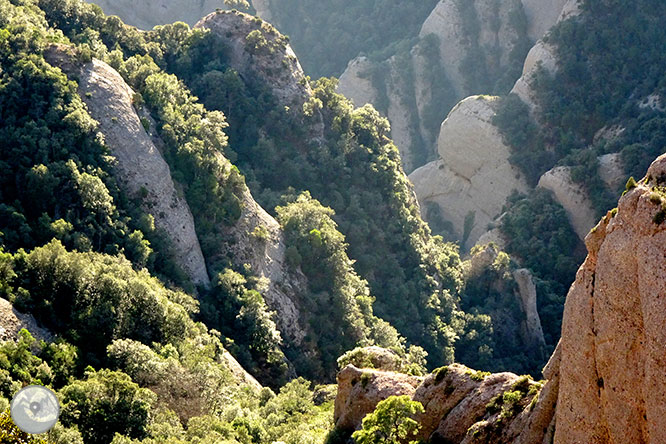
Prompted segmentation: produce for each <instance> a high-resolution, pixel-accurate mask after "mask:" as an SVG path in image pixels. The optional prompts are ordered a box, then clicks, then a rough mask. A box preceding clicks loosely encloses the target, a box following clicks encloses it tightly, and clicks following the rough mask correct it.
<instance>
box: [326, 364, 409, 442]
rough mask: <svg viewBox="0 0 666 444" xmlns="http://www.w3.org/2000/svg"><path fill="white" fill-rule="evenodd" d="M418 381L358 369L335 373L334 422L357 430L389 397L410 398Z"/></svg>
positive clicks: (342, 427) (348, 367)
mask: <svg viewBox="0 0 666 444" xmlns="http://www.w3.org/2000/svg"><path fill="white" fill-rule="evenodd" d="M420 382H421V378H418V377H416V376H410V375H405V374H402V373H393V372H385V371H380V370H369V369H365V370H363V369H359V368H357V367H354V366H353V365H348V366H347V367H345V368H344V369H342V370H341V371H340V373H338V394H337V396H336V398H335V412H334V415H333V416H334V421H335V425H336V427H338V428H340V429H356V428H358V427H359V426H360V424H361V421H362V420H363V418H364V417H365V415H367V414H368V413H372V412H373V411H374V410H375V407H376V406H377V404H378V403H379V401H383V400H384V399H386V398H388V397H389V396H400V395H409V396H412V395H413V394H414V391H415V390H416V387H417V386H418V385H419V383H420Z"/></svg>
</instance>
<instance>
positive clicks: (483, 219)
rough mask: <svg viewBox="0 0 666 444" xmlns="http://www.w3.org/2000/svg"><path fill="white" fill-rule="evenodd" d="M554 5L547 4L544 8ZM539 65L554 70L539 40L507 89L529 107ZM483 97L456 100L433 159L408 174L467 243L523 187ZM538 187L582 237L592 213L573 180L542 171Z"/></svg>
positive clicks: (565, 13)
mask: <svg viewBox="0 0 666 444" xmlns="http://www.w3.org/2000/svg"><path fill="white" fill-rule="evenodd" d="M440 4H441V3H440ZM554 5H555V3H552V4H550V3H549V6H548V8H550V7H553V6H554ZM577 6H578V3H577V1H576V0H570V1H568V2H566V3H565V4H564V3H563V6H562V8H561V9H562V10H561V11H560V12H559V13H558V14H557V17H556V19H557V20H563V19H565V18H568V17H570V16H571V15H574V14H577V13H578V12H579V11H578V8H577ZM530 7H534V4H532V3H531V4H530ZM533 12H534V11H533V10H532V13H533ZM544 14H545V15H540V16H539V17H541V18H542V19H543V23H546V22H547V23H550V24H551V25H552V24H554V22H555V21H556V19H552V21H551V20H550V19H548V18H547V16H548V14H547V13H546V12H544ZM534 17H535V16H534V15H533V19H534ZM539 67H543V68H544V69H546V70H548V71H551V72H553V71H555V70H556V69H557V60H556V58H555V55H554V49H553V48H552V47H550V46H548V45H547V44H545V43H544V42H543V41H541V40H540V41H538V42H537V43H536V44H535V45H534V47H533V48H532V49H531V50H530V51H529V53H528V55H527V58H526V59H525V62H524V66H523V73H522V76H521V77H520V78H519V79H518V80H517V81H516V83H515V84H514V86H513V89H512V92H513V93H515V94H517V95H518V96H519V97H520V98H521V99H522V100H523V101H524V102H525V103H526V104H528V106H529V107H530V108H531V109H532V110H534V109H535V107H536V104H535V98H534V92H533V91H532V90H531V86H530V82H531V80H532V76H533V75H534V73H535V72H536V70H537V69H539ZM471 100H476V102H478V103H477V104H476V106H475V107H474V108H472V107H471V106H470V105H469V101H471ZM484 100H485V102H486V105H485V106H483V105H481V100H480V99H479V98H478V97H477V98H475V99H474V98H467V99H464V100H463V101H462V102H460V103H459V104H458V105H456V106H455V107H454V108H453V110H452V111H451V113H450V114H449V116H448V117H447V119H446V120H445V121H444V122H443V123H442V126H441V129H440V135H439V138H438V154H439V160H436V161H434V162H431V163H430V164H428V165H425V166H424V167H422V168H420V169H418V170H416V171H414V172H413V173H412V174H410V180H411V181H412V182H413V183H414V188H415V190H416V193H417V196H418V198H419V202H420V203H421V205H422V207H423V206H424V204H426V203H427V202H434V203H436V204H437V205H438V206H439V208H440V210H441V211H440V212H441V214H442V216H443V218H444V219H445V220H446V221H448V222H450V223H452V224H453V226H454V230H455V232H456V235H457V236H458V239H463V237H465V236H464V235H465V234H467V235H468V237H466V239H465V240H466V245H468V246H469V245H473V244H474V242H476V241H477V240H478V239H479V238H480V237H481V236H482V235H483V234H484V233H485V231H486V230H487V226H488V224H489V223H490V222H491V221H493V219H494V218H495V217H497V216H499V211H500V210H501V208H502V206H503V205H504V202H505V201H506V198H507V197H508V196H509V195H510V194H511V191H512V190H514V189H515V190H517V191H522V192H525V191H527V190H528V187H527V184H526V183H525V181H524V180H523V179H522V178H521V177H520V172H519V171H518V170H517V169H516V168H514V167H513V166H512V165H511V164H510V163H509V161H508V159H509V155H510V149H509V147H508V146H507V145H506V144H505V143H504V142H503V140H502V137H501V135H500V134H499V131H498V130H497V128H496V127H495V126H494V125H493V124H492V116H493V115H494V111H493V109H492V106H490V104H491V103H492V102H493V99H492V98H484ZM482 107H483V108H484V109H483V110H481V108H482ZM470 111H471V112H470ZM470 159H472V160H470ZM606 163H608V162H606ZM540 186H542V187H544V188H547V189H550V190H551V191H553V192H554V194H555V197H556V199H557V200H558V201H559V202H560V203H561V204H562V205H563V206H564V208H565V209H566V210H567V214H568V215H569V217H570V219H571V221H572V224H573V225H574V227H575V229H576V232H577V233H578V234H579V236H580V237H581V239H582V238H583V237H584V236H585V234H586V233H587V231H588V230H589V229H590V228H591V227H592V226H593V225H594V220H595V213H594V210H593V208H592V205H591V203H590V202H589V199H588V198H587V196H586V195H585V193H584V192H583V191H582V190H581V188H580V186H579V185H577V184H575V183H573V182H572V181H571V179H570V176H569V174H568V173H567V171H564V170H562V169H556V170H553V171H550V172H548V173H546V175H544V177H543V178H542V181H541V182H540ZM472 214H474V227H472V228H471V230H470V229H469V227H468V229H467V231H466V230H465V218H466V217H467V220H468V223H469V220H471V215H472ZM424 216H427V215H425V214H424Z"/></svg>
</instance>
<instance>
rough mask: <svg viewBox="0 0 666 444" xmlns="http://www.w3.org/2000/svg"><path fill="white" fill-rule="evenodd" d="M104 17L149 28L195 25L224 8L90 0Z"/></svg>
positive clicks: (206, 0)
mask: <svg viewBox="0 0 666 444" xmlns="http://www.w3.org/2000/svg"><path fill="white" fill-rule="evenodd" d="M90 3H95V4H96V5H98V6H100V7H101V8H102V10H103V11H104V13H105V14H106V15H117V16H118V17H120V18H121V19H122V20H123V22H125V23H127V24H128V25H132V26H136V27H137V28H139V29H153V27H155V26H157V25H164V24H167V23H173V22H185V23H187V24H189V25H193V24H195V23H196V22H197V21H198V20H199V19H200V18H201V17H203V16H204V15H206V14H209V13H211V12H213V11H215V10H216V9H226V6H225V5H224V2H223V1H222V0H93V1H91V2H90Z"/></svg>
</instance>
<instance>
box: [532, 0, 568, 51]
mask: <svg viewBox="0 0 666 444" xmlns="http://www.w3.org/2000/svg"><path fill="white" fill-rule="evenodd" d="M521 1H522V3H523V9H524V11H525V16H526V17H527V35H528V36H529V37H530V39H531V40H532V41H536V40H539V39H540V38H541V37H543V36H544V34H546V32H547V31H548V30H549V29H550V28H551V27H552V26H553V25H554V24H555V23H556V22H557V19H558V18H559V17H560V14H561V13H562V8H563V7H564V5H565V4H566V3H567V0H521Z"/></svg>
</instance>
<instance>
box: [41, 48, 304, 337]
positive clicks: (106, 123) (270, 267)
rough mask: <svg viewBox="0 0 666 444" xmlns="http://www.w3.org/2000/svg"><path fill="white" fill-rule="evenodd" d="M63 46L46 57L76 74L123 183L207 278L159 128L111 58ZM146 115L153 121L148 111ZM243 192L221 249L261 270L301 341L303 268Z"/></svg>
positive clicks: (287, 327) (282, 324)
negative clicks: (77, 53)
mask: <svg viewBox="0 0 666 444" xmlns="http://www.w3.org/2000/svg"><path fill="white" fill-rule="evenodd" d="M63 48H64V47H62V46H57V47H56V46H54V47H52V48H51V50H50V51H49V52H48V54H47V58H48V59H49V61H50V63H52V64H54V65H57V66H60V67H61V68H62V69H63V70H65V71H66V72H68V73H70V74H76V75H77V76H78V78H79V93H80V95H81V97H82V99H83V100H84V101H85V102H86V105H87V106H88V110H89V112H90V114H91V116H92V117H93V118H94V119H95V120H97V121H98V122H99V131H100V132H101V133H102V134H103V136H104V140H105V143H106V145H107V146H108V147H109V149H110V150H111V153H112V154H113V156H114V157H116V159H117V177H118V179H119V182H120V184H121V186H122V187H123V189H124V191H125V192H126V193H127V194H128V195H129V196H130V197H133V198H139V199H141V202H142V207H143V209H144V211H146V212H147V213H150V214H152V215H153V216H154V218H155V226H156V228H158V229H160V230H161V231H162V233H163V234H164V235H165V236H166V237H167V239H168V240H169V241H170V243H171V244H172V245H173V248H174V250H175V252H176V254H174V260H176V261H177V263H179V265H181V267H182V268H183V269H184V270H185V271H186V272H187V273H188V275H189V276H190V278H191V279H192V281H193V282H194V283H196V284H204V285H208V284H209V283H210V281H209V277H208V272H207V269H206V261H205V259H206V260H208V261H210V260H211V259H213V258H210V257H208V258H204V256H203V254H202V252H201V248H200V245H199V240H198V238H197V235H196V231H195V226H194V221H193V218H192V214H191V212H190V209H189V206H188V204H187V202H186V201H185V199H184V198H183V197H182V195H181V192H179V191H178V190H177V186H176V185H174V182H173V180H172V178H171V173H170V170H169V166H168V165H167V163H166V162H165V160H164V158H163V157H162V154H161V153H160V151H159V149H158V147H159V146H161V144H162V142H161V140H160V138H159V135H158V134H157V133H156V132H155V129H154V128H153V127H151V133H152V136H151V135H149V134H148V133H147V132H146V129H145V128H144V126H143V124H142V122H141V119H140V117H139V115H138V114H137V111H136V109H135V108H134V106H133V104H132V98H133V96H134V92H133V91H132V90H131V88H130V87H129V86H128V85H127V84H126V83H125V81H124V80H123V79H122V77H121V76H120V74H118V72H116V71H115V70H114V69H113V68H111V67H110V66H109V65H107V64H106V63H104V62H101V61H99V60H96V59H94V60H93V61H92V63H87V64H83V65H79V64H78V63H77V62H75V61H74V59H73V58H72V56H71V55H68V54H67V52H66V50H64V49H63ZM143 114H144V113H143V112H142V115H143ZM143 119H145V120H144V122H145V121H150V116H149V114H148V113H147V112H145V117H143ZM156 145H157V146H156ZM217 155H219V156H222V154H221V153H217ZM240 198H241V203H242V212H241V216H240V218H239V220H238V221H237V222H236V223H235V224H234V225H233V226H226V225H224V224H222V225H221V229H222V231H223V232H224V233H225V236H224V248H223V251H219V252H217V253H216V254H217V255H220V256H227V257H230V258H232V262H233V263H234V265H235V266H236V267H239V268H240V267H243V266H244V265H245V264H249V265H250V266H251V268H252V271H253V272H254V273H256V274H257V275H258V276H259V277H261V278H262V280H263V284H262V285H263V288H262V290H263V291H262V294H263V295H264V298H265V300H266V303H267V305H268V306H269V308H270V309H271V310H274V311H276V312H277V316H276V323H277V326H278V328H279V330H280V332H281V333H282V336H283V338H284V339H286V340H287V341H288V342H290V343H291V344H293V345H296V346H298V345H300V344H301V343H302V340H303V338H304V337H305V334H306V333H305V331H306V327H305V326H304V325H303V322H304V321H303V320H302V319H301V313H300V311H299V308H298V302H297V301H298V297H299V295H300V294H302V293H303V292H304V291H305V288H306V286H307V284H306V278H305V276H304V275H303V274H302V273H301V272H300V271H299V270H289V269H288V267H287V264H286V260H285V257H284V254H285V245H284V238H283V236H284V235H283V233H282V231H281V229H280V226H279V224H278V223H277V221H276V220H275V219H274V218H273V217H271V216H270V215H269V214H268V213H266V211H264V209H263V208H261V207H260V206H259V205H258V204H257V203H256V201H255V200H254V199H253V197H252V195H251V194H250V191H249V190H248V189H247V188H246V187H244V188H243V192H242V195H241V196H240ZM256 228H259V229H265V230H266V233H267V234H266V236H264V237H263V238H258V237H256V236H253V235H252V233H253V232H254V231H255V229H256Z"/></svg>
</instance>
